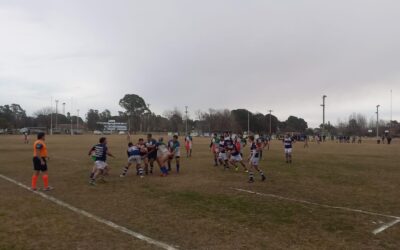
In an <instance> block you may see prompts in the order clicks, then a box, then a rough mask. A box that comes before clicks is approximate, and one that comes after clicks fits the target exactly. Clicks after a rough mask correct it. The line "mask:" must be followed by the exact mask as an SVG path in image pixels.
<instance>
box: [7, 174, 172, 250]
mask: <svg viewBox="0 0 400 250" xmlns="http://www.w3.org/2000/svg"><path fill="white" fill-rule="evenodd" d="M0 178H2V179H4V180H6V181H9V182H11V183H14V184H16V185H18V186H20V187H22V188H24V189H26V190H29V191H31V192H32V193H34V194H37V195H39V196H42V197H43V198H45V199H46V200H49V201H52V202H54V203H56V204H57V205H59V206H61V207H65V208H68V209H69V210H71V211H73V212H75V213H77V214H80V215H83V216H86V217H88V218H90V219H93V220H95V221H97V222H100V223H103V224H105V225H107V226H109V227H112V228H114V229H116V230H118V231H120V232H123V233H126V234H128V235H130V236H133V237H135V238H137V239H139V240H143V241H145V242H147V243H149V244H152V245H155V246H158V247H160V248H163V249H167V250H177V248H176V247H174V246H171V245H168V244H166V243H164V242H161V241H158V240H154V239H152V238H150V237H147V236H145V235H143V234H140V233H136V232H134V231H132V230H130V229H128V228H126V227H123V226H120V225H118V224H115V223H114V222H112V221H109V220H106V219H103V218H101V217H99V216H96V215H94V214H91V213H89V212H86V211H85V210H82V209H79V208H76V207H74V206H71V205H69V204H68V203H65V202H63V201H61V200H59V199H56V198H54V197H52V196H50V195H47V194H44V193H42V192H38V191H32V190H31V189H30V188H29V187H28V186H26V185H24V184H22V183H21V182H18V181H16V180H14V179H11V178H9V177H7V176H4V175H2V174H0Z"/></svg>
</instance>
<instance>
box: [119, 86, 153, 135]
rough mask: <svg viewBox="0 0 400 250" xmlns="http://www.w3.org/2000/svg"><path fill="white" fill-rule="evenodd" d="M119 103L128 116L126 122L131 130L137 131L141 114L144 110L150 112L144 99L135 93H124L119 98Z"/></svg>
mask: <svg viewBox="0 0 400 250" xmlns="http://www.w3.org/2000/svg"><path fill="white" fill-rule="evenodd" d="M119 105H120V106H121V107H122V108H124V109H125V110H126V114H127V116H128V118H129V120H128V124H129V127H130V129H131V130H133V131H137V130H138V129H139V128H140V123H141V116H142V115H143V114H144V113H145V112H150V110H149V108H148V107H147V105H146V102H145V101H144V99H143V98H142V97H140V96H138V95H135V94H126V95H125V96H124V97H123V98H122V99H121V100H119ZM131 122H132V124H131Z"/></svg>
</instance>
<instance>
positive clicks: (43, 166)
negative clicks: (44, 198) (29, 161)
mask: <svg viewBox="0 0 400 250" xmlns="http://www.w3.org/2000/svg"><path fill="white" fill-rule="evenodd" d="M44 141H45V134H44V133H43V132H40V133H39V134H38V135H37V140H36V141H35V143H34V144H33V170H34V173H33V176H32V186H31V188H32V190H33V191H36V190H37V188H36V183H37V180H38V178H39V175H40V172H42V179H43V183H44V191H50V190H52V189H53V188H52V187H50V186H49V176H48V174H47V161H48V159H49V156H48V152H47V146H46V143H45V142H44Z"/></svg>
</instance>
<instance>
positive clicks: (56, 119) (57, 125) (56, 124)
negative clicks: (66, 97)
mask: <svg viewBox="0 0 400 250" xmlns="http://www.w3.org/2000/svg"><path fill="white" fill-rule="evenodd" d="M57 116H58V100H56V129H57V127H58V124H57Z"/></svg>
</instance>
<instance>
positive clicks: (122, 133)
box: [118, 131, 126, 135]
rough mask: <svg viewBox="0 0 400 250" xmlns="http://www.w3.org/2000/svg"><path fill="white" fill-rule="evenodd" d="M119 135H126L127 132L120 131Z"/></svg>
mask: <svg viewBox="0 0 400 250" xmlns="http://www.w3.org/2000/svg"><path fill="white" fill-rule="evenodd" d="M118 134H119V135H124V134H126V133H125V131H119V132H118Z"/></svg>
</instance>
